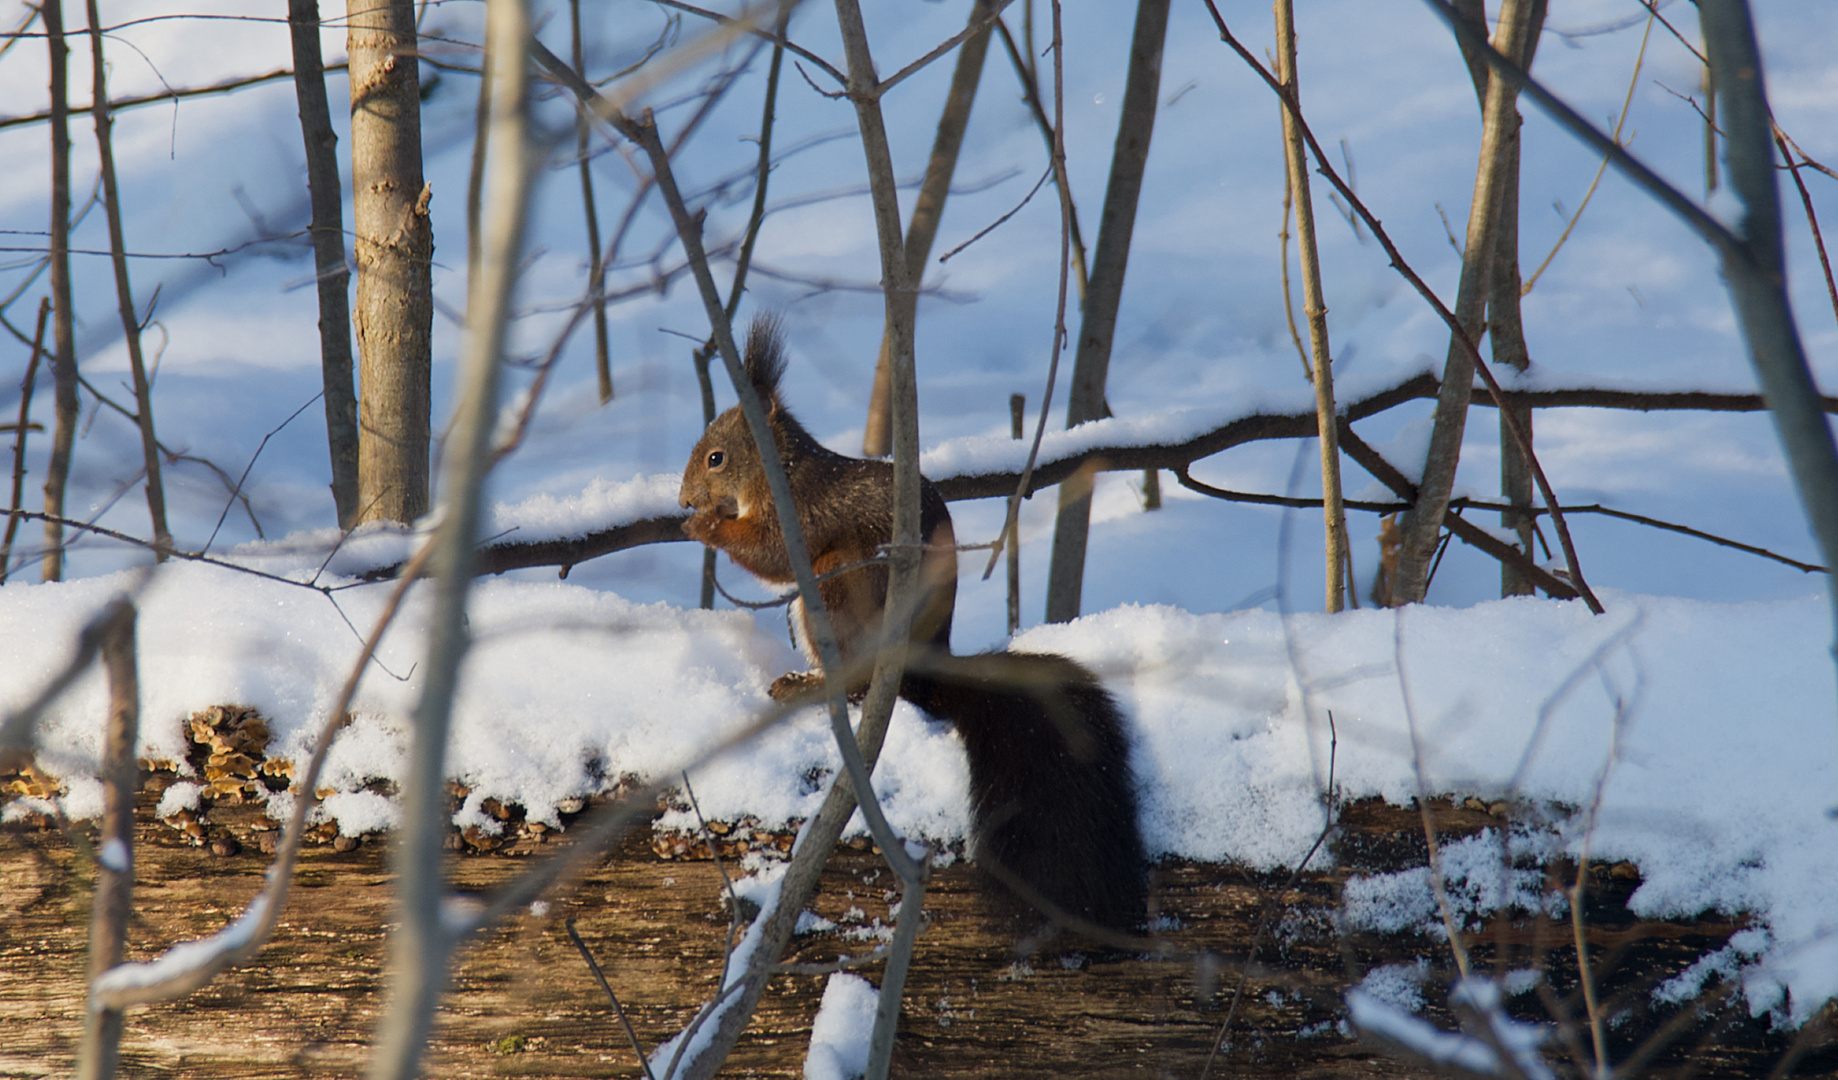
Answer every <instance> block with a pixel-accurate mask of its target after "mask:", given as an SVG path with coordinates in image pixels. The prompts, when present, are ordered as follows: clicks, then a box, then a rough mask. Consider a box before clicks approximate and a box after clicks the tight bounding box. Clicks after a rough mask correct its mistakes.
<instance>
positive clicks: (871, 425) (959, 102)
mask: <svg viewBox="0 0 1838 1080" xmlns="http://www.w3.org/2000/svg"><path fill="white" fill-rule="evenodd" d="M994 6H995V5H994V3H993V2H992V0H976V3H975V4H973V5H971V7H970V24H971V25H972V26H974V25H976V23H977V22H978V20H981V19H984V18H987V17H988V15H989V11H990V9H991V8H992V7H994ZM989 36H990V31H989V30H987V29H985V30H984V31H983V32H982V33H980V34H977V35H975V36H973V37H969V38H966V39H965V40H964V43H963V44H962V45H960V46H958V49H957V67H956V68H955V69H954V70H953V71H952V73H951V89H950V91H949V92H948V93H947V94H946V95H945V107H944V111H943V112H942V113H940V114H939V117H938V134H937V135H936V136H934V137H933V139H932V156H931V159H930V160H929V161H928V162H927V163H926V167H925V179H924V180H922V181H921V182H920V184H919V197H918V198H917V199H916V200H914V202H913V217H912V221H911V223H909V224H908V225H907V228H906V275H907V278H908V279H909V280H910V281H911V282H912V286H913V288H915V289H916V288H918V287H919V285H920V284H921V283H922V282H923V281H924V280H925V261H926V259H928V258H930V257H931V254H932V241H933V240H934V239H936V238H937V236H938V223H939V221H940V220H941V219H943V217H944V211H945V197H946V196H947V195H949V194H950V193H951V178H952V177H953V176H954V175H956V173H957V155H958V151H959V150H961V149H963V145H964V129H965V128H967V127H969V126H970V108H971V106H972V105H974V104H976V91H977V85H978V84H979V83H980V82H981V81H982V78H983V61H984V60H985V58H987V57H988V55H989ZM914 299H915V308H916V307H917V297H915V298H914ZM889 387H890V372H889V369H888V339H887V336H886V335H885V334H883V335H882V338H881V353H880V357H879V358H878V359H877V360H876V361H875V365H874V389H873V390H872V391H871V392H870V394H869V396H868V420H867V423H866V425H864V427H863V429H862V453H863V454H865V455H866V456H868V457H882V456H884V455H886V454H888V453H891V452H892V450H893V403H892V398H891V397H890V396H889V394H890V389H889Z"/></svg>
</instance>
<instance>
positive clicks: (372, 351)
mask: <svg viewBox="0 0 1838 1080" xmlns="http://www.w3.org/2000/svg"><path fill="white" fill-rule="evenodd" d="M415 47H416V39H415V5H414V2H413V0H356V2H355V3H353V4H352V5H351V7H350V14H349V32H348V34H347V37H346V49H347V52H348V53H349V54H350V57H351V174H352V177H351V179H352V185H351V186H352V207H353V215H354V217H355V219H356V221H355V224H356V227H357V241H356V253H357V305H356V324H357V349H358V365H359V367H358V382H359V386H360V388H361V392H362V396H361V397H360V398H359V402H358V424H359V429H358V503H359V514H358V517H359V520H360V521H397V522H404V523H406V522H410V521H413V520H415V519H416V518H418V517H420V516H421V515H423V514H425V513H427V510H428V432H429V416H428V409H429V404H428V398H429V368H430V361H429V357H430V353H429V334H430V332H431V331H432V328H433V321H434V303H433V293H432V289H431V284H430V281H429V267H430V265H431V262H432V259H433V256H434V236H433V232H432V230H431V229H430V228H429V223H428V200H429V198H430V197H431V195H432V193H431V191H430V189H429V188H428V187H427V186H426V184H424V183H423V182H422V179H421V102H420V88H421V86H420V78H419V76H418V75H417V73H416V61H415Z"/></svg>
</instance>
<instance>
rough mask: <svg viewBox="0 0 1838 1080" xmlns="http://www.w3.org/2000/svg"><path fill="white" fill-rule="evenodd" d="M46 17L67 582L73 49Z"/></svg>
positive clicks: (59, 492) (50, 1)
mask: <svg viewBox="0 0 1838 1080" xmlns="http://www.w3.org/2000/svg"><path fill="white" fill-rule="evenodd" d="M43 2H44V6H43V8H42V9H41V13H40V16H39V17H40V18H41V19H43V20H44V24H45V41H46V43H47V44H48V45H49V46H50V50H51V56H50V60H51V307H52V315H51V337H52V341H53V346H52V355H51V376H52V381H53V386H54V391H55V397H54V401H55V402H56V407H55V411H56V422H55V424H54V425H53V428H52V435H51V460H50V462H49V463H48V464H47V465H46V466H45V515H46V516H47V517H48V518H50V519H51V520H48V521H46V522H45V569H44V579H45V580H46V581H61V580H63V577H64V526H63V525H62V524H61V523H60V522H59V521H58V520H57V519H59V518H62V517H63V516H64V489H65V488H66V487H67V486H68V484H69V481H70V455H71V450H72V449H73V448H74V446H75V444H76V437H77V421H78V419H79V418H80V417H79V414H80V412H81V407H80V405H79V404H78V402H77V347H76V331H75V326H76V317H75V316H74V315H73V314H72V313H71V308H70V80H69V73H68V66H69V60H70V49H69V47H68V46H66V45H65V43H64V0H43Z"/></svg>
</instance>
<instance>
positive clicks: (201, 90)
mask: <svg viewBox="0 0 1838 1080" xmlns="http://www.w3.org/2000/svg"><path fill="white" fill-rule="evenodd" d="M104 33H107V31H106V30H105V31H104ZM14 40H18V39H14ZM8 44H9V45H10V44H11V42H8ZM297 66H298V65H297V63H296V68H297ZM346 66H347V65H345V64H331V65H329V66H326V67H324V68H322V69H321V71H343V70H345V68H346ZM293 78H297V71H296V69H293V68H281V69H279V70H277V71H270V72H268V73H267V74H266V75H244V76H241V77H239V78H234V79H225V80H223V81H222V82H215V83H212V84H210V85H209V86H188V87H185V88H184V89H181V90H166V91H163V92H161V93H158V94H143V95H141V96H140V97H126V98H117V99H115V100H114V101H111V102H109V111H110V112H120V111H122V110H123V109H133V108H137V107H139V106H141V105H159V104H163V103H165V102H168V101H170V102H174V103H177V102H178V101H179V100H180V99H181V98H194V97H205V96H208V95H211V94H228V93H231V92H232V91H236V90H242V89H244V88H246V87H250V86H260V85H262V84H263V83H271V82H279V81H280V80H282V79H293ZM53 112H54V110H50V109H47V110H46V111H44V112H37V113H27V114H25V115H23V116H0V128H10V127H19V126H21V125H24V124H42V123H44V122H45V121H47V120H50V119H52V116H53ZM87 112H89V106H87V105H77V106H72V107H70V108H67V109H66V110H65V114H64V115H66V116H81V115H83V114H84V113H87Z"/></svg>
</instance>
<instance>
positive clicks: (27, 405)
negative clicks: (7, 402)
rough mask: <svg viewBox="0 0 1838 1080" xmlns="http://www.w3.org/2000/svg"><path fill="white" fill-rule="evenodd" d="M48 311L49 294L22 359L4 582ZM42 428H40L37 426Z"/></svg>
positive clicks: (3, 544) (0, 580) (0, 541)
mask: <svg viewBox="0 0 1838 1080" xmlns="http://www.w3.org/2000/svg"><path fill="white" fill-rule="evenodd" d="M50 314H51V298H50V297H48V296H47V297H45V298H44V300H42V301H40V303H39V305H38V329H36V330H35V331H33V333H32V357H31V359H30V360H28V361H26V377H25V381H24V382H22V383H21V384H20V387H19V422H18V423H17V424H15V425H14V426H13V501H12V503H11V505H10V508H9V510H8V513H7V517H6V536H5V537H4V538H0V585H4V584H5V583H6V576H7V568H8V566H9V565H10V564H11V563H12V560H13V538H14V537H15V536H17V535H18V533H19V523H20V521H22V520H24V519H22V518H21V517H20V516H19V511H20V509H21V508H22V507H23V506H24V502H23V500H24V499H25V484H26V434H27V433H28V432H29V431H31V430H32V428H33V426H34V425H33V424H32V422H31V420H32V389H33V387H34V385H35V384H36V383H37V381H38V361H39V359H40V358H41V357H43V356H44V353H45V320H46V319H47V318H48V317H49V316H50ZM41 430H42V429H41Z"/></svg>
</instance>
